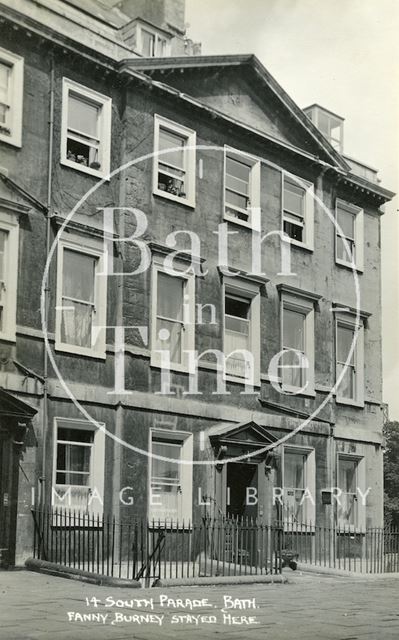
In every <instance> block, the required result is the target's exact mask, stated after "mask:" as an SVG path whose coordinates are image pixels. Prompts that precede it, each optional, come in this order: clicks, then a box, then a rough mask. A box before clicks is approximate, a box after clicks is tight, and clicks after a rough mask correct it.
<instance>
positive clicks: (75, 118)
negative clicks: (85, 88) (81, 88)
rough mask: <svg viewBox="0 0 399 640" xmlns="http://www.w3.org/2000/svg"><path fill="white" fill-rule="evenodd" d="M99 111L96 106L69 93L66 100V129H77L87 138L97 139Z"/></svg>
mask: <svg viewBox="0 0 399 640" xmlns="http://www.w3.org/2000/svg"><path fill="white" fill-rule="evenodd" d="M99 111H100V108H99V106H98V105H95V104H93V103H91V102H88V101H86V100H83V99H82V98H80V97H78V96H75V95H74V94H72V93H70V94H69V100H68V129H77V130H78V131H81V132H82V133H85V134H86V135H87V136H88V137H91V138H98V131H97V125H98V115H99Z"/></svg>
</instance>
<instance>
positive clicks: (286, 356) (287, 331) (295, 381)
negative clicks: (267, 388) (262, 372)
mask: <svg viewBox="0 0 399 640" xmlns="http://www.w3.org/2000/svg"><path fill="white" fill-rule="evenodd" d="M283 350H284V353H283V355H282V358H281V363H282V365H283V366H282V367H281V377H282V380H283V382H284V384H286V385H289V386H292V387H302V386H303V384H304V377H305V376H304V374H305V369H304V368H303V366H301V365H303V364H304V363H303V355H304V351H305V315H304V314H303V313H299V312H297V311H293V310H291V309H287V308H284V310H283Z"/></svg>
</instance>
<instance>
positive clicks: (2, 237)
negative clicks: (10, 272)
mask: <svg viewBox="0 0 399 640" xmlns="http://www.w3.org/2000/svg"><path fill="white" fill-rule="evenodd" d="M7 236H8V232H7V231H3V230H0V283H1V282H4V280H5V276H6V273H5V256H6V243H7ZM2 297H3V289H1V290H0V299H1V298H2Z"/></svg>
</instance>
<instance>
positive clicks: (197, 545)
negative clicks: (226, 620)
mask: <svg viewBox="0 0 399 640" xmlns="http://www.w3.org/2000/svg"><path fill="white" fill-rule="evenodd" d="M32 515H33V519H34V544H33V547H34V557H35V558H38V559H41V560H48V561H50V562H54V563H57V564H60V565H64V566H67V567H73V568H75V569H82V570H84V571H89V572H91V573H98V574H102V575H107V576H114V577H119V578H125V579H131V580H142V581H143V582H144V583H145V584H147V585H149V584H153V583H154V582H156V581H157V580H159V579H161V578H193V577H201V576H229V575H230V576H237V575H250V574H253V575H254V574H266V573H280V572H281V550H282V541H283V538H282V535H283V531H282V529H281V527H280V526H278V525H276V526H270V525H266V524H264V523H263V522H261V521H259V520H251V519H246V518H241V519H227V518H223V519H218V520H213V519H208V518H203V519H202V520H201V521H200V522H184V521H182V522H178V521H175V522H161V521H151V522H149V521H146V520H138V519H137V520H131V521H126V522H117V521H116V519H115V518H114V517H113V516H108V515H101V516H100V515H94V514H87V513H83V512H76V511H68V510H57V509H48V510H37V509H35V510H33V511H32Z"/></svg>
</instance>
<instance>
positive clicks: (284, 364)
mask: <svg viewBox="0 0 399 640" xmlns="http://www.w3.org/2000/svg"><path fill="white" fill-rule="evenodd" d="M280 363H281V365H280V376H281V378H282V381H283V384H285V385H289V386H291V387H302V386H303V384H304V378H305V371H306V369H305V362H304V361H303V354H302V352H301V351H284V352H283V354H282V356H281V358H280Z"/></svg>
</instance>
